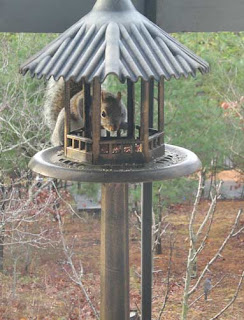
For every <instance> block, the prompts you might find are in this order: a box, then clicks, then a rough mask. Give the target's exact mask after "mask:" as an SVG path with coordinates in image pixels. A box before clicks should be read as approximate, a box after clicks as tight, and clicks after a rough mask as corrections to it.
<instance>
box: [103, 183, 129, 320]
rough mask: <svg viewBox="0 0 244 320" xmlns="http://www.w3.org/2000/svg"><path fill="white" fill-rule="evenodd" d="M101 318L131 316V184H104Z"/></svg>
mask: <svg viewBox="0 0 244 320" xmlns="http://www.w3.org/2000/svg"><path fill="white" fill-rule="evenodd" d="M100 316H101V320H129V317H130V315H129V222H128V184H122V183H105V184H103V185H102V218H101V315H100Z"/></svg>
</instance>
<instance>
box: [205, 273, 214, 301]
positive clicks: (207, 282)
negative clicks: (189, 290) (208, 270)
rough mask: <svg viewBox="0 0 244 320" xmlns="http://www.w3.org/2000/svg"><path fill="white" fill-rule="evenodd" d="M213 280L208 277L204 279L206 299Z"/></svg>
mask: <svg viewBox="0 0 244 320" xmlns="http://www.w3.org/2000/svg"><path fill="white" fill-rule="evenodd" d="M211 281H212V279H211V278H206V280H205V281H204V285H203V291H204V297H205V300H206V301H207V300H208V294H209V292H210V291H211V289H212V283H211Z"/></svg>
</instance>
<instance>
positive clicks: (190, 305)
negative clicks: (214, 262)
mask: <svg viewBox="0 0 244 320" xmlns="http://www.w3.org/2000/svg"><path fill="white" fill-rule="evenodd" d="M225 277H226V274H225V275H224V276H223V277H222V278H221V279H220V280H219V281H218V282H216V283H215V285H214V286H212V287H211V289H210V290H209V291H212V290H213V289H214V288H215V287H217V285H218V284H220V283H221V282H222V281H223V279H224V278H225ZM202 296H204V293H203V294H201V295H200V296H199V297H198V298H196V299H195V300H194V301H193V302H192V303H190V304H189V308H191V307H192V306H193V305H194V303H196V302H197V301H198V300H200V299H201V297H202Z"/></svg>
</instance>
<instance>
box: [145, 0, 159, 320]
mask: <svg viewBox="0 0 244 320" xmlns="http://www.w3.org/2000/svg"><path fill="white" fill-rule="evenodd" d="M156 7H157V2H156V0H151V1H147V0H145V2H144V14H145V16H146V17H147V18H149V19H150V20H151V21H152V22H154V23H156ZM153 102H154V81H153V80H150V82H149V128H153V111H154V108H153ZM152 190H153V184H152V183H151V182H148V183H142V192H141V202H142V234H141V238H142V241H141V242H142V249H141V268H142V280H141V292H142V300H141V310H142V316H141V320H151V316H152Z"/></svg>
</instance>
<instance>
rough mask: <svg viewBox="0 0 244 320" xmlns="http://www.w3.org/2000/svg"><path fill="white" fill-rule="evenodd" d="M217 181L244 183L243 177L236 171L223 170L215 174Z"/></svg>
mask: <svg viewBox="0 0 244 320" xmlns="http://www.w3.org/2000/svg"><path fill="white" fill-rule="evenodd" d="M217 180H223V181H235V182H244V176H243V173H241V172H238V171H236V170H225V171H221V172H219V173H218V174H217Z"/></svg>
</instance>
